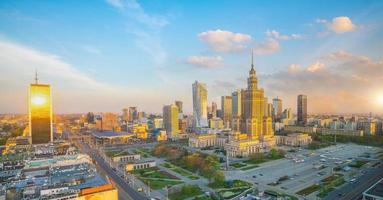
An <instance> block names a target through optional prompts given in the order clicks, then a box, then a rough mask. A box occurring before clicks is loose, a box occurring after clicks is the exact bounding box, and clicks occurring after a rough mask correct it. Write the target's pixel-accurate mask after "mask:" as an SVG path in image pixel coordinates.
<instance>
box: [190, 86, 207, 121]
mask: <svg viewBox="0 0 383 200" xmlns="http://www.w3.org/2000/svg"><path fill="white" fill-rule="evenodd" d="M192 89H193V117H194V128H201V127H207V125H208V124H207V89H206V84H204V83H199V82H198V81H195V82H194V83H193V88H192Z"/></svg>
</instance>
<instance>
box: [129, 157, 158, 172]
mask: <svg viewBox="0 0 383 200" xmlns="http://www.w3.org/2000/svg"><path fill="white" fill-rule="evenodd" d="M155 166H156V161H154V160H150V161H141V162H135V163H128V164H126V165H125V170H126V171H127V172H130V171H133V170H137V169H146V168H150V167H155Z"/></svg>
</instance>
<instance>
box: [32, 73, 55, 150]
mask: <svg viewBox="0 0 383 200" xmlns="http://www.w3.org/2000/svg"><path fill="white" fill-rule="evenodd" d="M35 81H36V82H35V83H34V84H31V85H30V87H29V100H28V101H29V133H30V136H31V139H32V144H42V143H48V142H52V141H53V128H52V97H51V87H50V85H47V84H39V83H38V79H37V73H36V78H35Z"/></svg>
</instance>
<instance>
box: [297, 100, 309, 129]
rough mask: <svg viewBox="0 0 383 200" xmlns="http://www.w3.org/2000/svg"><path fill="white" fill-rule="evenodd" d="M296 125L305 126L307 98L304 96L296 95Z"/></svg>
mask: <svg viewBox="0 0 383 200" xmlns="http://www.w3.org/2000/svg"><path fill="white" fill-rule="evenodd" d="M297 115H298V117H297V118H298V119H297V123H298V124H299V125H306V124H307V96H306V95H302V94H301V95H298V101H297Z"/></svg>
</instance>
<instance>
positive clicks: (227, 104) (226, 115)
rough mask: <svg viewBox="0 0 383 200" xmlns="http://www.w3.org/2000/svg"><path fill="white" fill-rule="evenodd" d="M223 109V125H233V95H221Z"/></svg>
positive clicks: (228, 126) (227, 126)
mask: <svg viewBox="0 0 383 200" xmlns="http://www.w3.org/2000/svg"><path fill="white" fill-rule="evenodd" d="M221 110H222V113H223V118H222V120H223V125H224V126H225V127H226V128H230V127H231V117H232V99H231V96H222V97H221Z"/></svg>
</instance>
